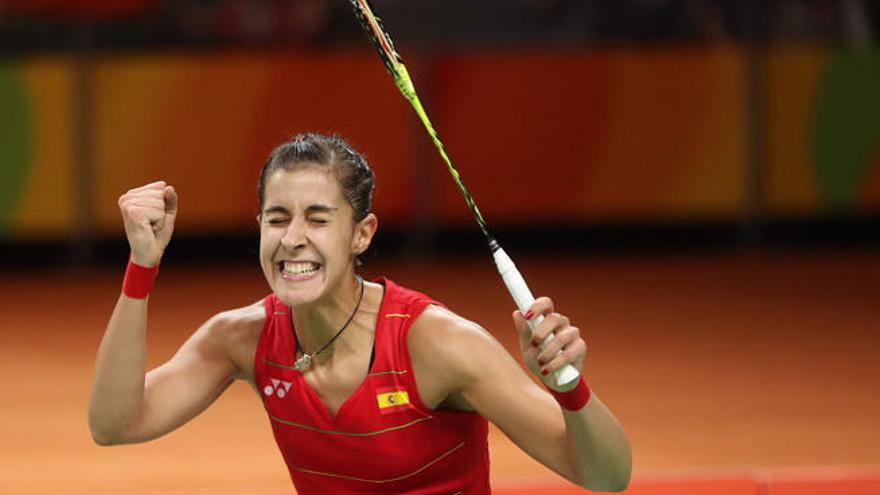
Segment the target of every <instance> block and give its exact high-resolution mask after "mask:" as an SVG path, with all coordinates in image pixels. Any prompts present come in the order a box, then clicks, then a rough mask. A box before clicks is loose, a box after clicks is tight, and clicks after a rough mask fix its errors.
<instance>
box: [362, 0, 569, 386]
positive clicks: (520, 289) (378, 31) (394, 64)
mask: <svg viewBox="0 0 880 495" xmlns="http://www.w3.org/2000/svg"><path fill="white" fill-rule="evenodd" d="M350 1H351V5H352V7H353V8H354V13H355V15H356V16H357V18H358V21H360V23H361V26H362V27H363V28H364V31H366V33H367V37H368V38H369V39H370V42H371V43H372V44H373V47H375V48H376V51H377V52H378V53H379V57H380V58H381V59H382V62H383V63H384V64H385V68H387V69H388V73H389V74H391V77H392V79H394V84H396V85H397V89H399V90H400V93H401V94H402V95H403V96H404V98H406V99H407V101H409V103H410V105H412V107H413V110H415V112H416V114H417V115H418V116H419V119H421V121H422V124H423V125H424V126H425V130H427V131H428V134H429V135H430V136H431V140H432V141H434V146H436V147H437V151H438V152H440V156H441V157H442V158H443V161H444V162H446V168H447V169H449V173H450V174H451V175H452V179H453V180H454V181H455V184H456V185H458V189H459V190H460V191H461V194H462V195H463V196H464V199H465V201H467V204H468V206H469V207H470V209H471V212H472V213H473V214H474V218H476V220H477V224H478V225H479V226H480V230H481V231H482V232H483V235H484V236H486V241H487V242H488V243H489V250H490V251H491V252H492V256H493V257H494V259H495V265H496V266H497V267H498V272H499V273H501V278H502V279H503V280H504V284H505V285H506V286H507V290H508V291H509V292H510V295H511V296H513V300H514V302H516V305H517V307H518V308H519V310H520V311H521V312H523V313H525V312H526V311H527V310H528V308H529V306H531V305H532V303H533V302H534V301H535V298H534V296H532V292H531V291H530V290H529V286H528V285H526V281H525V280H524V279H523V277H522V275H520V273H519V270H517V269H516V265H514V264H513V261H512V260H511V259H510V257H509V256H508V255H507V253H505V252H504V250H503V249H501V245H500V244H498V241H496V240H495V238H494V237H493V236H492V234H490V233H489V228H488V227H487V226H486V221H485V220H483V215H482V214H480V210H479V209H478V208H477V205H476V203H474V198H472V197H471V195H470V193H469V192H468V190H467V188H465V187H464V183H462V180H461V177H460V176H459V174H458V171H457V170H456V169H455V167H454V166H453V165H452V161H451V160H450V159H449V156H448V155H447V154H446V150H445V149H444V147H443V143H442V142H440V139H439V138H438V137H437V132H436V131H435V130H434V126H433V125H431V120H430V119H428V115H427V114H426V113H425V109H424V108H422V103H421V102H420V101H419V97H418V95H416V88H415V86H413V83H412V79H410V77H409V72H407V70H406V66H405V65H403V60H402V59H401V58H400V55H398V54H397V51H396V50H395V49H394V45H393V44H392V43H391V37H389V36H388V33H387V32H386V31H385V28H384V27H383V26H382V21H381V20H380V19H379V18H378V17H376V15H375V14H374V13H373V9H372V7H371V6H370V3H369V2H368V1H367V0H350ZM542 321H544V317H543V316H540V315H539V316H536V317H534V318H532V319H531V320H530V321H529V327H530V328H531V329H532V331H534V330H535V328H537V327H538V325H540V324H541V322H542ZM551 340H553V334H550V335H548V336H547V338H546V339H544V341H543V342H542V343H541V347H542V348H543V347H546V346H547V344H548V343H549V342H550V341H551ZM578 376H579V375H578V371H577V370H576V369H575V368H574V366H572V365H570V364H567V365H565V367H563V368H562V369H560V370H559V371H557V372H556V373H555V378H556V384H557V385H558V386H560V387H561V386H564V385H566V384H569V383H572V382H573V381H574V380H577V378H578Z"/></svg>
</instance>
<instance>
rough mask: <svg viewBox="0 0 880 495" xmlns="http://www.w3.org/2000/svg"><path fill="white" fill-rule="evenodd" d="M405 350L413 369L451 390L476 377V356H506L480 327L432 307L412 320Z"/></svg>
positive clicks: (439, 308)
mask: <svg viewBox="0 0 880 495" xmlns="http://www.w3.org/2000/svg"><path fill="white" fill-rule="evenodd" d="M407 346H408V348H409V352H410V356H411V359H412V361H413V365H414V366H416V367H418V368H420V369H422V370H424V371H423V373H424V372H425V371H427V372H429V373H431V374H432V375H440V376H441V377H442V378H443V379H444V381H445V382H446V383H448V384H449V385H451V386H452V388H457V387H456V384H461V383H467V382H468V381H469V380H472V379H473V377H475V376H477V375H478V374H479V369H478V363H479V362H480V361H481V359H479V357H480V356H484V355H485V354H486V353H489V354H495V353H499V352H500V353H505V354H506V353H507V351H506V350H505V349H504V347H503V346H502V345H501V344H500V343H499V342H498V341H497V340H496V339H495V337H493V336H492V335H491V334H490V333H489V332H487V331H486V330H485V329H484V328H483V327H481V326H480V325H478V324H477V323H474V322H473V321H470V320H468V319H466V318H463V317H461V316H459V315H457V314H455V313H454V312H452V311H450V310H449V309H446V308H443V307H440V306H436V305H429V306H428V307H426V308H425V310H424V311H423V312H422V313H421V314H420V315H419V316H418V318H416V319H415V321H414V322H413V324H412V328H411V329H410V333H409V336H408V339H407Z"/></svg>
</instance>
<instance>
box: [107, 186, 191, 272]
mask: <svg viewBox="0 0 880 495" xmlns="http://www.w3.org/2000/svg"><path fill="white" fill-rule="evenodd" d="M119 209H120V210H121V211H122V221H123V222H124V223H125V235H126V237H128V245H129V246H130V247H131V260H132V261H134V262H135V263H137V264H139V265H143V266H155V265H157V264H159V261H160V260H161V259H162V253H164V252H165V247H166V246H168V242H169V241H170V240H171V232H173V231H174V218H175V217H176V216H177V193H176V192H175V191H174V188H173V187H171V186H169V185H168V184H166V183H165V181H159V182H153V183H152V184H147V185H145V186H141V187H138V188H135V189H132V190H130V191H128V192H126V193H125V194H123V195H122V196H120V197H119Z"/></svg>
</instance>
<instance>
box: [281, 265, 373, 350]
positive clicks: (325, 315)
mask: <svg viewBox="0 0 880 495" xmlns="http://www.w3.org/2000/svg"><path fill="white" fill-rule="evenodd" d="M362 283H365V282H361V281H360V279H359V278H358V277H356V276H354V275H352V276H351V277H350V278H347V279H346V280H345V282H343V283H342V284H340V287H339V288H338V289H337V290H335V291H333V292H331V293H330V294H329V295H328V296H327V297H326V298H324V299H322V300H320V301H315V302H314V303H311V304H307V305H300V306H296V307H295V308H293V311H292V316H291V318H292V320H293V324H294V329H295V332H296V337H297V340H299V345H300V351H301V352H306V353H309V354H315V353H316V352H318V351H319V350H320V349H321V348H322V347H323V346H324V345H325V344H327V343H328V342H329V341H330V340H331V339H332V338H333V337H334V336H336V334H337V333H338V332H339V330H340V329H341V328H342V327H343V326H344V325H345V323H346V322H347V321H348V320H349V318H352V314H353V313H355V312H358V313H359V312H360V309H358V308H357V306H358V299H359V297H360V291H361V290H362V289H361V284H362ZM361 306H362V307H363V301H361ZM361 309H362V308H361ZM358 319H359V318H358V315H357V314H355V315H354V318H353V319H352V321H351V322H349V324H348V327H347V328H346V329H345V330H344V331H343V333H344V334H345V333H349V332H350V333H352V334H353V333H356V332H354V331H353V330H355V328H353V327H357V326H358V325H357V323H358ZM343 337H344V335H340V336H339V337H338V338H337V339H336V341H335V342H334V343H333V345H332V346H331V347H330V348H327V349H326V350H325V351H324V352H322V353H321V354H322V355H329V354H332V351H333V348H335V347H337V346H339V344H342V341H345V340H346V339H344V338H343Z"/></svg>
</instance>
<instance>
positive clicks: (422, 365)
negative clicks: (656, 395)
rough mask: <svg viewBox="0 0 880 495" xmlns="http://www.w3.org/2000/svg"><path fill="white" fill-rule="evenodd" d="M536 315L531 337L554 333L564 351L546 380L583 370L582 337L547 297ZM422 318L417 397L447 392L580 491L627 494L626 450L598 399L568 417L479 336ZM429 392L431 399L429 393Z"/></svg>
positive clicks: (529, 352)
mask: <svg viewBox="0 0 880 495" xmlns="http://www.w3.org/2000/svg"><path fill="white" fill-rule="evenodd" d="M533 311H534V312H535V313H536V314H544V315H545V316H546V317H547V318H546V320H545V324H544V325H542V327H541V328H540V329H539V330H538V331H537V332H536V338H537V335H538V334H539V333H546V332H547V331H554V332H555V333H556V335H557V338H556V339H554V342H555V343H556V345H557V346H558V347H557V349H558V348H562V349H565V353H564V354H563V355H562V356H561V357H559V358H558V359H556V360H551V359H548V360H549V362H548V363H547V364H546V365H545V367H546V368H548V370H549V372H548V375H546V377H547V381H548V382H550V380H551V379H552V371H553V370H554V369H558V368H560V367H562V365H563V364H565V363H572V364H573V365H575V367H576V368H578V369H581V368H582V365H583V364H582V363H583V355H584V352H585V350H586V346H585V344H583V341H582V340H581V339H580V334H579V331H578V330H577V329H576V328H574V327H570V326H569V325H568V321H567V319H565V318H564V317H562V316H561V315H558V314H553V313H552V302H550V301H549V299H547V298H541V299H539V300H538V301H536V303H535V305H534V306H533ZM426 313H427V314H424V315H423V316H421V317H420V318H419V320H417V321H416V324H418V326H419V328H425V327H430V330H429V331H414V332H413V334H412V336H411V337H410V349H411V352H412V353H413V366H414V367H415V372H416V378H417V380H418V383H419V390H420V393H421V391H422V388H423V385H425V387H426V388H427V389H434V388H439V387H446V388H447V389H448V390H444V392H443V393H444V394H445V393H446V392H448V398H449V399H452V400H453V401H454V402H456V403H459V404H464V405H466V407H468V408H471V409H473V410H475V411H477V412H479V413H480V414H481V415H483V416H484V417H486V418H487V419H489V420H490V421H492V422H493V423H494V424H495V425H497V426H498V427H499V428H500V429H501V430H502V431H503V432H504V433H505V434H506V435H507V436H508V437H509V438H510V439H511V440H512V441H513V442H514V443H516V444H517V445H518V446H519V447H520V448H521V449H523V451H525V452H526V453H527V454H529V455H530V456H531V457H533V458H534V459H535V460H537V461H538V462H540V463H541V464H543V465H545V466H547V467H548V468H550V469H552V470H553V471H555V472H557V473H558V474H560V475H561V476H563V477H564V478H566V479H568V480H569V481H571V482H573V483H575V484H577V485H579V486H582V487H584V488H588V489H591V490H595V491H620V490H623V489H625V488H626V486H627V485H628V483H629V477H630V472H631V454H630V448H629V443H628V441H627V439H626V435H625V434H624V432H623V429H622V428H621V426H620V425H619V423H618V422H617V420H616V419H615V418H614V416H613V415H612V413H611V412H610V411H609V410H608V408H607V407H605V405H604V404H603V403H602V402H601V401H600V400H599V398H598V397H597V396H596V395H595V394H593V395H592V397H591V398H590V400H589V402H588V403H587V405H586V406H584V407H583V408H582V409H580V410H579V411H565V410H563V409H562V408H561V407H560V406H559V405H558V404H557V403H556V401H555V400H554V399H553V397H552V396H551V395H550V394H549V393H548V392H547V391H546V390H544V389H543V388H541V387H540V386H538V385H537V384H535V382H534V381H532V380H531V379H530V378H529V377H528V375H526V373H524V372H523V369H522V368H521V367H520V366H519V364H518V363H517V362H516V361H515V360H514V359H513V357H512V356H510V354H508V353H507V351H506V350H505V349H504V348H503V347H502V346H501V344H499V343H498V341H497V340H495V339H494V338H493V337H492V336H491V335H489V334H488V333H487V332H485V331H484V330H483V329H481V328H479V327H478V326H477V325H475V324H473V323H471V322H468V321H466V320H463V319H461V318H459V317H457V316H455V315H454V314H452V313H449V312H447V311H444V310H440V309H435V308H432V309H431V310H430V311H426ZM551 315H552V316H551ZM420 320H422V321H420ZM515 320H516V323H517V327H518V329H519V330H520V335H521V343H523V345H524V349H525V350H524V353H523V354H524V358H525V361H526V364H527V366H528V367H529V368H530V369H531V370H532V371H534V372H536V374H537V375H538V376H543V375H541V374H540V371H539V370H540V369H541V368H542V366H539V365H538V364H537V358H538V356H539V355H541V351H540V350H538V349H537V348H533V347H532V346H531V345H530V341H531V338H532V335H531V331H530V330H528V327H527V326H526V325H525V320H523V319H522V316H521V315H519V314H518V313H517V314H516V316H515ZM520 325H521V326H520ZM414 330H415V329H414ZM547 351H548V353H547V354H546V356H553V355H554V354H555V350H554V349H547ZM441 383H442V384H443V385H438V384H441ZM426 392H427V393H426V394H425V395H427V396H428V397H430V396H431V392H430V390H426ZM441 395H442V394H441ZM423 397H424V395H423Z"/></svg>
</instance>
